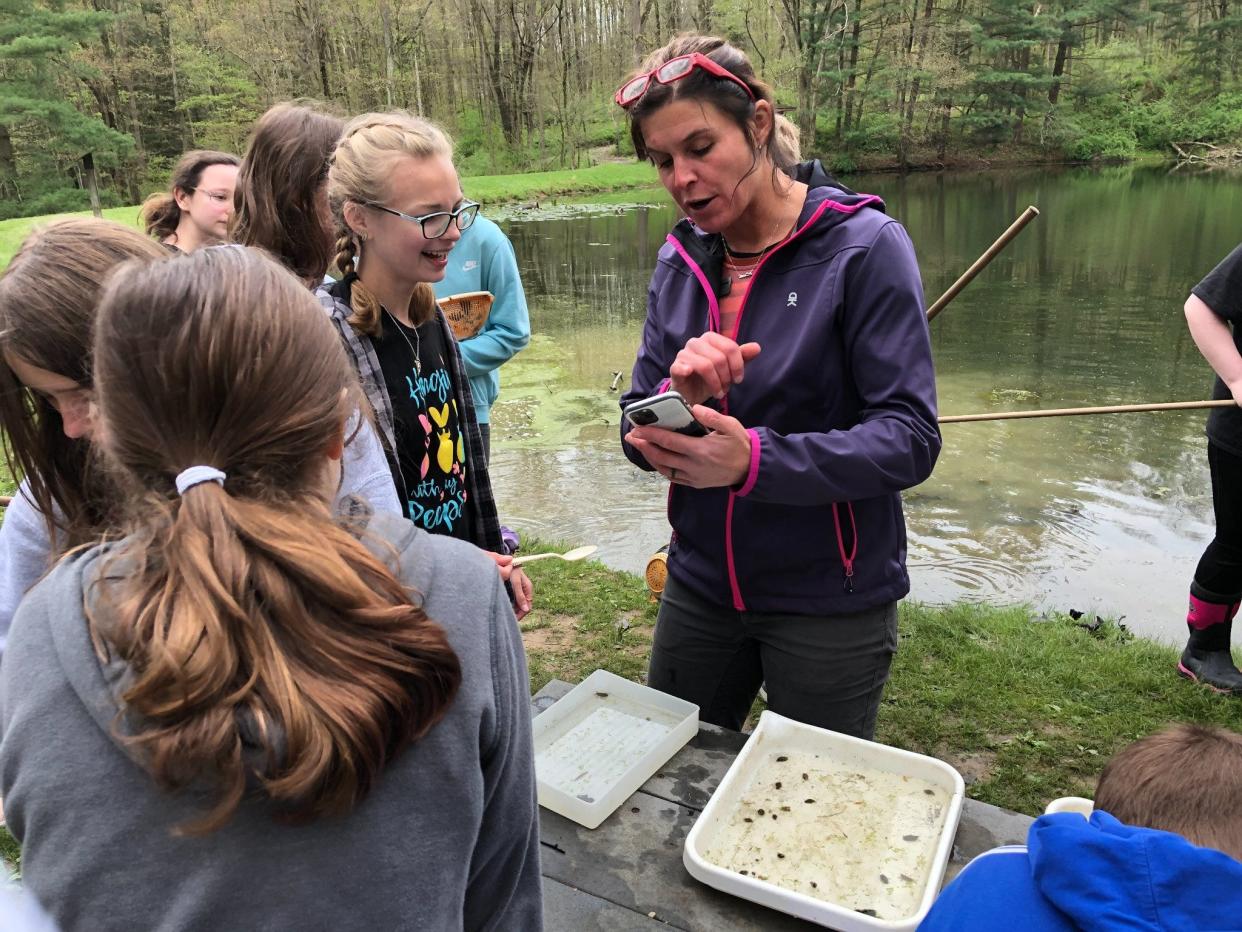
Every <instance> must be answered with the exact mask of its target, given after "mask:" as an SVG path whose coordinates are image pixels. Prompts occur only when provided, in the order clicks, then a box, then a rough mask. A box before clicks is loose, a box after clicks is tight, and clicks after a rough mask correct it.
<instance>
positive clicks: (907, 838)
mask: <svg viewBox="0 0 1242 932" xmlns="http://www.w3.org/2000/svg"><path fill="white" fill-rule="evenodd" d="M901 840H902V841H918V840H919V836H918V835H902V836H901Z"/></svg>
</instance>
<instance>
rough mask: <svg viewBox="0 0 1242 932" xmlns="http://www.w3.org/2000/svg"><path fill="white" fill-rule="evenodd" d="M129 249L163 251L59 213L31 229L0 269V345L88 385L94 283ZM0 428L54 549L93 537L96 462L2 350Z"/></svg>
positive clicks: (101, 503)
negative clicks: (60, 217) (0, 271)
mask: <svg viewBox="0 0 1242 932" xmlns="http://www.w3.org/2000/svg"><path fill="white" fill-rule="evenodd" d="M135 258H141V259H144V260H146V261H151V260H154V259H166V258H169V253H168V251H167V250H166V249H164V248H163V247H161V246H160V245H159V244H158V243H154V242H152V241H151V240H150V239H148V238H147V237H145V236H143V235H142V234H141V233H140V232H138V231H137V230H135V229H133V228H132V227H127V226H122V225H121V224H119V223H113V222H112V221H110V220H96V219H94V218H86V219H79V218H74V219H69V220H58V221H56V222H54V223H50V224H48V225H47V226H45V227H42V228H41V229H38V230H36V231H35V232H33V233H31V234H30V235H29V236H27V237H26V239H25V241H24V242H23V243H22V245H21V247H20V248H19V249H18V250H17V254H16V255H14V256H13V260H12V261H11V262H10V263H9V267H8V269H7V270H6V271H5V272H4V274H3V275H0V350H3V351H4V353H11V354H12V355H13V356H16V357H18V358H19V359H21V360H23V361H24V362H27V363H29V364H30V365H32V366H37V367H39V368H40V369H46V370H48V371H49V372H54V373H56V374H57V375H60V376H64V377H65V378H67V379H72V380H73V381H74V382H77V383H78V384H79V385H82V386H83V387H90V385H91V384H92V378H91V334H92V333H93V332H94V323H95V306H96V304H97V303H98V300H99V291H100V282H101V281H103V279H104V278H105V277H106V276H107V274H108V273H109V272H110V271H111V270H112V269H113V268H114V267H115V266H117V265H120V264H121V263H122V262H124V261H125V260H127V259H135ZM0 427H2V428H3V434H4V441H3V442H4V455H5V459H6V461H7V464H8V467H9V471H10V472H11V473H13V475H14V476H16V477H24V478H25V479H26V481H27V483H28V484H29V487H30V494H31V497H32V498H33V504H34V505H35V507H36V508H37V509H38V510H39V512H40V513H41V514H42V515H43V520H44V521H45V522H46V524H47V530H48V536H49V538H50V539H51V541H52V545H53V548H56V547H57V545H61V546H65V547H71V546H76V545H78V544H81V543H85V542H86V541H89V540H92V539H94V538H96V537H98V536H99V534H100V532H101V531H102V530H103V528H104V526H105V525H106V523H107V521H106V519H107V512H108V500H109V499H110V497H111V496H110V495H109V494H108V492H107V488H106V483H105V482H104V480H103V478H102V477H101V476H100V475H99V470H97V469H95V468H94V464H93V456H92V454H91V444H90V443H89V442H88V441H87V440H85V439H78V440H71V439H69V438H68V437H66V436H65V431H64V427H63V424H62V421H61V417H60V412H59V411H57V410H56V407H55V406H54V405H53V404H52V403H51V402H50V401H49V400H48V399H47V398H45V397H43V396H42V395H40V394H38V393H36V392H32V391H30V390H29V389H27V388H26V387H25V386H24V385H22V383H21V381H20V380H19V379H18V378H17V376H16V374H14V372H13V370H12V369H11V368H9V364H8V362H7V361H6V360H5V359H4V358H3V357H0Z"/></svg>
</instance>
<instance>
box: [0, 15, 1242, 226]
mask: <svg viewBox="0 0 1242 932" xmlns="http://www.w3.org/2000/svg"><path fill="white" fill-rule="evenodd" d="M1239 3H1240V0H775V2H772V0H356V2H354V3H349V4H333V3H328V2H326V0H245V2H243V0H0V219H2V218H5V217H15V216H32V215H37V214H45V213H52V212H58V211H68V210H81V209H85V208H86V207H88V206H89V201H88V197H87V191H86V183H85V182H86V175H85V172H87V171H89V169H90V166H91V165H93V167H94V170H95V171H96V173H97V176H98V179H99V185H98V186H99V189H100V197H101V200H102V203H103V206H105V207H107V206H117V205H123V204H134V203H137V202H138V201H140V200H141V198H142V197H143V195H145V194H147V193H149V192H150V191H151V190H154V189H157V188H160V187H162V186H163V185H164V184H166V182H167V178H168V174H169V171H170V168H171V166H172V164H173V163H174V162H175V161H176V159H177V157H178V156H179V155H180V153H181V152H182V151H184V150H186V149H190V148H218V149H224V150H228V151H233V152H239V153H240V152H241V151H242V150H243V148H244V146H245V140H246V135H247V133H248V131H249V129H250V127H251V125H252V124H253V122H254V120H255V118H256V117H257V116H258V115H259V114H260V113H262V112H263V110H264V109H266V108H267V107H268V106H269V105H271V104H272V103H274V102H276V101H279V100H287V99H292V98H314V99H318V100H320V101H325V102H328V103H330V104H331V105H332V106H333V107H334V108H335V109H338V110H339V111H340V112H342V113H345V114H350V113H358V112H363V111H367V110H372V109H387V108H392V107H404V108H408V109H410V110H412V111H414V112H417V113H421V114H424V115H426V116H428V117H431V118H432V119H435V120H437V121H439V122H440V123H442V124H444V125H445V126H446V127H447V128H448V129H449V130H450V132H451V133H452V134H453V136H454V138H455V140H456V143H457V151H458V157H459V164H460V166H461V168H462V171H463V173H464V174H466V175H471V174H497V173H506V172H515V171H528V170H547V169H555V168H565V167H573V168H578V167H582V166H584V165H587V164H590V163H593V162H596V161H601V160H607V159H610V158H616V157H624V156H626V155H627V154H631V153H632V147H631V146H630V144H629V139H628V134H627V132H626V129H625V123H624V120H623V118H622V114H621V112H620V111H619V109H618V108H617V107H615V106H614V105H613V103H612V94H613V91H614V90H615V89H616V87H617V85H618V84H619V83H620V81H621V79H622V77H623V76H624V75H625V74H626V72H628V71H629V70H631V68H632V67H633V66H634V65H635V64H636V63H637V61H638V60H639V58H640V57H641V56H642V55H643V54H644V53H645V52H646V51H649V50H650V49H652V48H655V47H658V46H659V45H660V44H662V43H663V42H664V41H666V40H667V39H668V38H669V37H670V36H671V35H672V34H674V33H675V32H677V31H679V30H697V31H705V32H711V33H716V34H722V35H725V36H727V37H728V38H730V39H731V40H733V41H734V42H736V43H738V44H739V45H741V46H742V47H743V48H744V49H746V50H747V51H748V52H749V53H750V54H751V55H752V57H753V58H754V60H755V64H756V66H757V67H758V70H759V72H760V74H761V75H763V76H764V77H765V78H766V79H767V80H768V81H770V82H771V83H773V84H774V85H775V86H776V88H777V97H778V103H779V104H780V105H782V106H784V107H787V108H788V109H789V115H790V117H791V119H794V120H795V122H796V123H797V124H798V126H799V129H800V131H801V136H802V143H803V149H804V152H807V153H811V154H815V155H819V156H821V157H823V158H825V160H826V161H828V162H829V163H830V165H831V167H832V168H834V169H836V170H838V171H846V172H848V171H850V170H852V169H855V168H863V167H867V168H874V167H880V166H890V165H891V166H894V167H929V166H941V165H948V166H953V165H972V164H973V165H978V164H981V163H982V162H983V161H988V162H992V161H997V160H999V161H1003V162H1030V161H1044V160H1056V161H1059V160H1067V161H1072V160H1084V159H1095V158H1129V157H1132V156H1134V155H1136V154H1138V153H1141V152H1145V151H1162V152H1167V153H1171V151H1172V149H1171V147H1172V146H1173V144H1185V143H1189V142H1196V143H1211V144H1217V145H1229V144H1233V143H1236V142H1238V141H1239V140H1242V76H1240V74H1239V71H1240V69H1242V8H1240V7H1239ZM88 154H89V155H90V158H89V159H86V158H84V157H85V156H87V155H88Z"/></svg>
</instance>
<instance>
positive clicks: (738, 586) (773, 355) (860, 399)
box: [616, 36, 940, 737]
mask: <svg viewBox="0 0 1242 932" xmlns="http://www.w3.org/2000/svg"><path fill="white" fill-rule="evenodd" d="M616 100H617V103H618V104H620V105H621V106H622V107H624V108H625V109H626V110H627V112H628V115H629V117H630V132H631V135H632V137H633V140H634V147H635V151H636V152H637V153H638V155H639V157H640V158H647V159H650V160H651V161H652V163H654V164H655V166H656V168H657V169H658V170H659V173H660V179H661V181H662V182H663V184H664V186H665V187H666V188H667V189H668V191H669V193H670V194H671V195H672V196H673V198H674V200H676V202H677V204H678V206H679V207H680V208H681V209H682V211H683V212H684V213H685V215H686V219H685V220H682V221H681V222H680V223H678V224H677V226H676V227H675V228H674V230H673V232H672V233H671V234H670V235H669V237H668V242H667V244H666V245H665V246H664V248H663V249H661V250H660V255H659V262H658V264H657V267H656V271H655V274H654V275H653V276H652V279H651V286H650V290H649V294H648V309H647V322H646V325H645V327H644V330H643V342H642V347H641V348H640V349H639V353H638V359H637V361H636V362H635V364H634V373H633V379H632V383H631V390H630V391H629V392H628V393H626V396H625V397H624V398H623V399H622V405H623V406H624V405H626V404H629V403H631V402H633V401H635V400H638V399H641V398H645V397H648V396H650V395H653V394H656V393H658V392H661V391H666V390H669V389H672V390H675V391H678V392H680V393H681V394H682V395H683V396H684V397H685V398H686V400H687V401H688V402H689V403H690V404H691V405H693V406H694V413H695V416H696V417H697V418H698V419H699V421H700V422H701V423H703V425H704V426H706V427H708V428H710V429H711V431H712V432H711V434H710V435H708V436H707V437H702V438H692V437H686V436H683V435H681V434H677V433H673V432H671V431H667V430H662V429H660V428H655V427H635V428H631V427H630V426H629V425H628V424H624V423H623V426H622V431H623V437H624V440H625V443H624V447H625V450H626V455H627V456H629V458H630V459H631V460H633V462H634V463H636V464H637V465H638V466H640V467H642V468H643V469H647V470H656V471H657V472H659V473H660V474H661V475H663V476H665V477H666V478H667V479H668V480H669V481H670V482H671V483H672V485H671V488H670V495H669V520H670V522H671V523H672V526H673V543H672V546H671V548H670V551H669V560H668V569H669V578H668V582H667V584H666V588H665V590H664V595H663V599H662V604H661V606H660V616H659V621H658V623H657V626H656V633H655V643H654V645H653V649H652V656H651V667H650V671H649V678H648V681H649V683H650V684H651V685H652V686H654V687H655V688H657V689H661V690H664V691H665V692H669V693H673V694H674V695H678V696H682V697H684V698H686V699H689V700H690V701H692V702H696V703H698V705H699V708H700V710H701V717H702V719H703V720H704V721H707V722H712V723H714V724H718V725H722V726H724V727H728V728H740V727H741V725H742V723H743V722H744V721H745V719H746V715H747V713H748V711H749V709H750V706H751V703H752V702H753V701H754V698H755V694H756V693H757V691H758V689H759V686H760V685H761V684H762V683H764V681H765V680H766V684H767V693H768V705H769V707H770V708H771V709H772V710H773V711H775V712H779V713H781V714H783V715H787V716H790V717H791V718H796V719H799V720H801V721H804V722H809V723H811V724H815V725H820V726H823V727H826V728H832V729H834V730H837V731H841V732H845V733H847V734H853V735H859V736H862V737H870V736H871V735H872V734H873V733H874V730H875V719H876V712H877V710H878V708H879V703H880V696H881V694H882V693H883V690H884V683H885V682H886V681H887V679H888V671H889V666H890V663H891V661H892V656H893V653H894V651H895V650H896V648H897V601H898V600H899V599H901V598H902V597H903V596H904V595H905V594H906V593H907V592H908V591H909V589H910V582H909V577H908V576H907V574H906V567H905V558H906V534H905V520H904V518H903V515H902V510H901V494H900V493H901V491H902V490H903V489H907V488H910V487H911V486H914V485H917V484H918V483H920V482H922V481H923V480H924V479H926V478H927V477H928V476H929V475H930V474H931V471H932V466H933V465H934V464H935V461H936V456H937V454H938V453H939V451H940V434H939V429H938V427H937V424H936V389H935V378H934V374H933V371H932V361H931V346H930V343H929V340H928V333H927V321H926V318H925V316H924V312H923V292H922V286H921V284H920V280H919V272H918V266H917V264H916V262H915V258H914V249H913V246H912V245H911V243H910V238H909V237H908V236H907V235H906V232H905V230H904V229H903V228H902V226H901V224H899V223H897V222H896V221H894V220H892V219H890V218H889V217H887V216H886V215H885V213H884V204H883V203H882V202H881V201H880V199H879V198H878V197H873V196H867V195H858V194H854V193H853V192H850V191H849V190H848V189H846V188H843V187H841V186H839V185H837V184H836V183H835V182H834V181H833V180H832V179H831V178H830V177H829V176H828V175H827V174H826V173H825V172H824V171H823V169H822V167H821V166H820V165H819V163H818V162H809V163H804V164H801V165H796V164H795V162H796V158H797V156H796V154H795V153H793V152H792V151H791V150H792V148H793V146H791V145H790V143H789V141H788V140H789V139H790V138H791V134H790V133H789V132H788V129H789V127H788V124H787V123H786V121H785V120H784V119H783V118H782V117H780V116H778V115H777V114H776V113H775V110H774V107H773V103H772V91H771V88H769V87H768V86H767V85H766V84H764V83H763V82H762V81H760V80H759V79H758V77H757V76H756V75H755V72H754V68H753V67H752V66H751V64H750V62H749V61H747V59H746V56H745V55H743V54H742V52H740V51H739V50H738V49H736V48H734V47H733V46H731V45H729V44H728V43H726V42H725V41H724V40H722V39H716V38H709V37H703V36H683V37H680V38H677V39H675V40H673V41H672V42H671V43H669V44H668V45H667V46H665V47H664V48H662V49H660V50H659V51H657V52H654V53H652V54H651V55H650V56H648V58H647V60H646V61H645V62H644V63H643V65H642V67H641V68H640V69H639V70H638V72H636V73H635V75H634V76H633V77H631V78H630V79H629V80H628V81H627V82H626V83H625V84H624V85H622V87H621V89H620V90H619V91H618V92H617V95H616Z"/></svg>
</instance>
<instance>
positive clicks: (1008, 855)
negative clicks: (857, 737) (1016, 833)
mask: <svg viewBox="0 0 1242 932" xmlns="http://www.w3.org/2000/svg"><path fill="white" fill-rule="evenodd" d="M993 929H1022V930H1023V932H1074V930H1079V929H1082V930H1090V932H1121V930H1125V932H1238V930H1240V929H1242V863H1239V862H1237V861H1235V860H1234V859H1233V858H1231V857H1229V856H1228V855H1226V854H1222V853H1221V852H1219V851H1214V850H1212V849H1211V848H1199V847H1197V846H1195V845H1192V844H1191V843H1190V842H1188V841H1186V839H1184V838H1182V837H1181V836H1180V835H1174V834H1172V833H1170V832H1160V831H1157V830H1156V829H1151V828H1133V827H1131V826H1129V825H1123V824H1122V823H1120V822H1118V821H1117V820H1116V819H1114V818H1113V817H1112V816H1110V815H1109V814H1108V813H1106V812H1095V813H1093V814H1092V816H1091V821H1089V822H1088V821H1087V820H1086V819H1084V818H1083V817H1082V816H1081V815H1078V814H1077V813H1073V812H1062V813H1058V814H1056V815H1046V816H1041V817H1040V818H1039V819H1036V820H1035V824H1034V825H1032V826H1031V830H1030V832H1029V834H1028V835H1027V847H1026V848H1023V847H1020V846H1015V847H1009V848H997V849H995V850H993V851H988V852H987V853H985V854H981V855H979V857H977V858H975V859H974V860H973V861H971V862H970V863H969V864H968V865H966V868H965V870H963V871H962V873H961V874H959V875H958V877H957V878H956V879H955V880H954V881H953V882H952V883H951V884H949V885H948V886H947V887H945V889H944V892H943V893H941V894H940V898H939V899H937V900H936V903H935V905H934V906H932V910H931V912H930V913H929V914H928V916H927V918H926V919H925V920H923V923H922V925H920V926H919V932H942V930H943V932H984V930H993Z"/></svg>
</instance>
